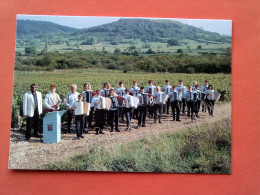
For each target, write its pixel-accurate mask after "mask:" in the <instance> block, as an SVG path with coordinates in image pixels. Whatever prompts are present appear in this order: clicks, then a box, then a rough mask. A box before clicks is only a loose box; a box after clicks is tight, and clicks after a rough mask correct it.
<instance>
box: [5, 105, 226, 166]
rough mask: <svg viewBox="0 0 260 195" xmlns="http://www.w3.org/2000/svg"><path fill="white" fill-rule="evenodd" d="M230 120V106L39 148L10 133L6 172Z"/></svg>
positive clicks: (34, 142)
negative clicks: (96, 147)
mask: <svg viewBox="0 0 260 195" xmlns="http://www.w3.org/2000/svg"><path fill="white" fill-rule="evenodd" d="M230 116H231V103H226V104H219V105H216V106H215V110H214V117H212V118H210V117H209V116H208V114H206V113H200V118H199V119H197V120H195V121H191V120H190V119H187V117H186V116H181V117H180V119H181V120H182V121H181V122H176V121H174V122H173V121H172V117H169V116H167V115H163V123H162V124H158V123H157V124H155V125H152V124H151V122H152V119H151V118H149V119H148V122H147V127H141V128H140V129H134V128H132V130H131V131H130V132H125V131H124V129H125V124H124V123H123V124H121V125H120V127H119V128H120V130H121V132H112V133H111V132H109V131H105V134H104V135H95V134H94V132H93V131H92V132H90V133H88V134H84V136H85V138H84V139H81V140H77V141H74V140H72V139H73V138H74V137H75V134H62V139H61V141H60V142H59V143H58V144H43V143H42V140H40V139H39V138H32V139H31V140H30V141H29V142H28V141H23V140H24V131H18V130H12V131H11V140H10V155H9V168H10V169H36V168H37V167H39V166H40V165H44V164H47V163H49V162H53V161H57V160H59V159H62V158H66V157H70V156H73V155H75V154H76V153H80V152H83V151H86V150H87V149H88V147H89V146H92V145H103V146H113V145H115V144H119V143H126V142H131V141H134V140H138V139H140V138H143V137H148V136H154V135H158V134H160V133H165V132H174V131H180V130H184V129H186V128H188V127H194V126H196V125H200V124H203V123H212V122H216V121H219V120H221V119H223V118H227V117H230ZM133 122H134V123H133V124H132V127H136V125H137V121H136V120H133Z"/></svg>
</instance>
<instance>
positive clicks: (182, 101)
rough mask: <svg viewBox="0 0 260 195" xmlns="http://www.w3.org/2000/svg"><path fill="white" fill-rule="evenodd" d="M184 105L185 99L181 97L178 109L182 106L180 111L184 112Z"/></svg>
mask: <svg viewBox="0 0 260 195" xmlns="http://www.w3.org/2000/svg"><path fill="white" fill-rule="evenodd" d="M185 106H186V99H184V98H182V100H181V102H180V109H181V107H182V113H184V112H185Z"/></svg>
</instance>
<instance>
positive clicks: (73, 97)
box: [66, 91, 79, 110]
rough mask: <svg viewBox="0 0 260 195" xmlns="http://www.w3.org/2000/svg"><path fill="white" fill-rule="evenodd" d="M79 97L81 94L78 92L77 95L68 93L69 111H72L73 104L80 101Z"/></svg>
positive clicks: (67, 104) (67, 103)
mask: <svg viewBox="0 0 260 195" xmlns="http://www.w3.org/2000/svg"><path fill="white" fill-rule="evenodd" d="M78 95H79V93H78V92H77V91H76V92H75V93H72V92H69V93H67V95H66V106H67V109H68V110H69V109H71V107H72V104H73V103H74V102H76V101H78Z"/></svg>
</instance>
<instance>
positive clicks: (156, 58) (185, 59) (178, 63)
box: [15, 46, 231, 73]
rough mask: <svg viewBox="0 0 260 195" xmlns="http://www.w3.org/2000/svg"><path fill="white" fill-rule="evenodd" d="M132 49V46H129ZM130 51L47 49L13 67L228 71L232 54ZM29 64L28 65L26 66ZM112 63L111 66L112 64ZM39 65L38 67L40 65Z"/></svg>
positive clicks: (20, 68) (33, 68)
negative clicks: (65, 50) (198, 54)
mask: <svg viewBox="0 0 260 195" xmlns="http://www.w3.org/2000/svg"><path fill="white" fill-rule="evenodd" d="M130 48H131V49H130ZM130 48H129V49H130V50H129V51H130V52H121V53H120V51H121V50H120V49H116V50H115V51H114V53H115V54H110V53H108V52H107V51H106V50H105V47H103V51H102V52H97V51H80V50H77V51H72V52H67V53H63V54H61V53H57V52H49V53H46V54H44V55H42V56H38V57H28V58H22V57H19V56H17V57H16V62H15V69H16V70H45V69H46V68H47V67H48V68H49V66H52V67H53V68H54V69H68V68H69V69H71V68H85V69H87V68H108V66H109V69H111V67H113V69H116V70H124V69H125V66H127V67H128V69H129V70H136V71H145V72H167V71H169V72H183V73H191V72H190V70H191V69H192V70H193V71H192V73H220V72H222V73H230V72H231V57H229V56H225V55H211V54H204V55H201V56H188V55H185V54H184V53H183V50H182V49H178V51H177V52H178V53H181V54H179V55H178V56H176V55H170V54H156V55H152V54H154V53H155V52H154V51H153V50H152V49H151V48H149V49H148V51H147V52H146V54H148V55H146V56H144V55H140V53H139V52H138V51H137V50H136V49H134V48H135V46H131V47H130ZM28 65H30V66H28ZM111 65H112V66H111ZM39 66H40V67H39Z"/></svg>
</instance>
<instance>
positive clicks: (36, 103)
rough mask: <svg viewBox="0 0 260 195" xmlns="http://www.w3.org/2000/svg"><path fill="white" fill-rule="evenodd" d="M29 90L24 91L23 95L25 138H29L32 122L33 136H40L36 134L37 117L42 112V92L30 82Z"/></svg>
mask: <svg viewBox="0 0 260 195" xmlns="http://www.w3.org/2000/svg"><path fill="white" fill-rule="evenodd" d="M30 89H31V91H29V92H26V93H25V94H24V96H23V115H24V116H25V117H26V133H25V139H26V140H29V139H30V138H31V129H32V124H33V129H34V137H38V138H40V136H39V134H38V127H39V117H40V115H41V114H42V94H41V92H38V91H36V90H37V86H36V85H35V84H31V86H30Z"/></svg>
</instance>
